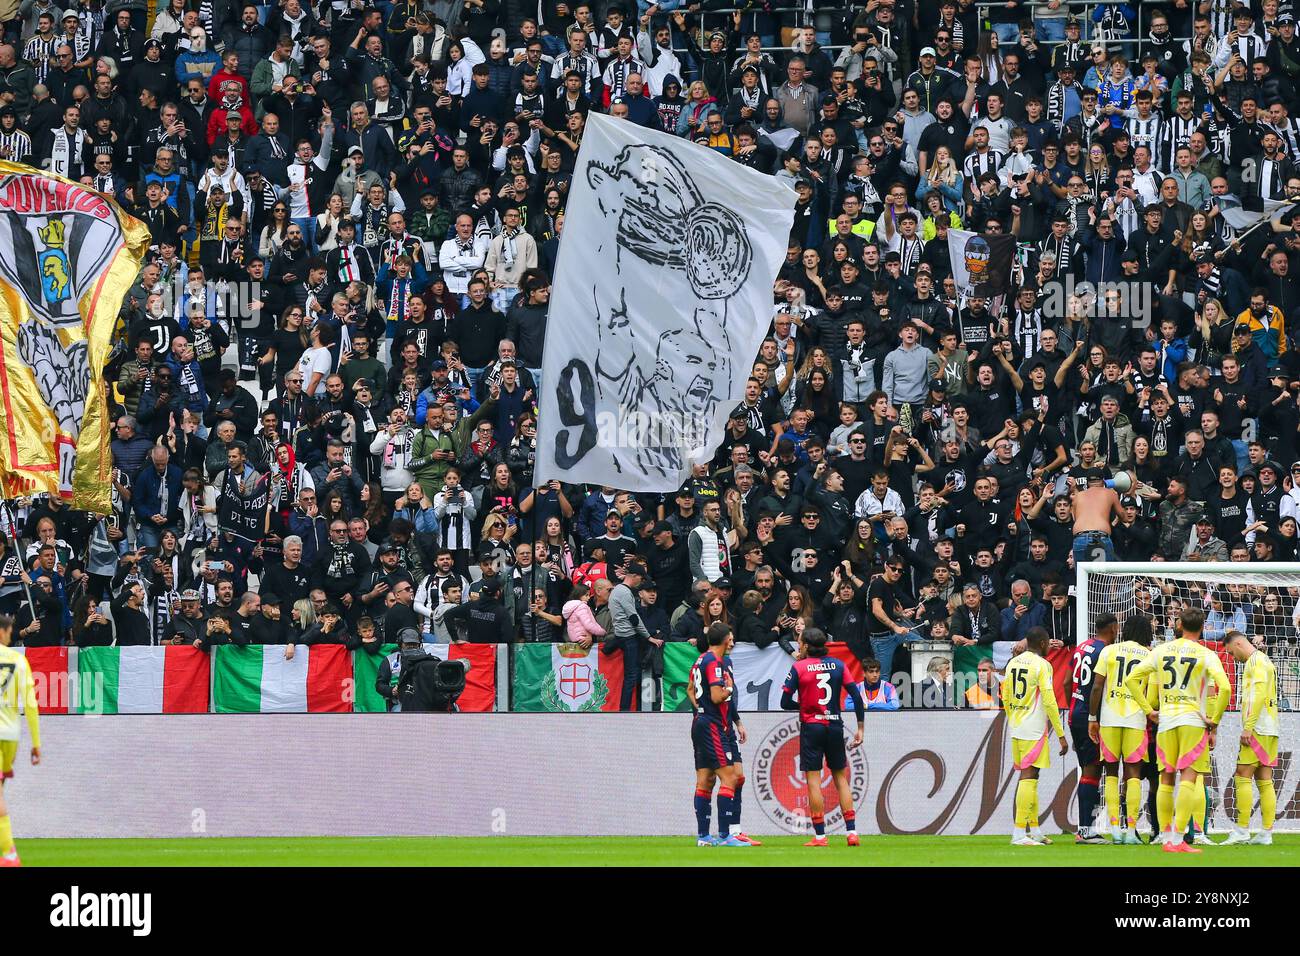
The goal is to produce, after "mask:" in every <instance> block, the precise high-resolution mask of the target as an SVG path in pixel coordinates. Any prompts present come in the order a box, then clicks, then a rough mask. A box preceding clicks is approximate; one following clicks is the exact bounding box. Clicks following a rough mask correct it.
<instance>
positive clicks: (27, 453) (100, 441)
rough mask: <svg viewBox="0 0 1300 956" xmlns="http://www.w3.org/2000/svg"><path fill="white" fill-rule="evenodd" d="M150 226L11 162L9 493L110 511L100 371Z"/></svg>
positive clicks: (1, 223) (0, 360)
mask: <svg viewBox="0 0 1300 956" xmlns="http://www.w3.org/2000/svg"><path fill="white" fill-rule="evenodd" d="M148 246H149V230H148V228H147V227H146V226H145V224H144V223H142V222H140V221H139V220H137V219H134V218H132V217H131V216H128V215H127V214H126V213H125V212H123V211H122V210H121V209H120V208H119V207H118V205H117V203H115V202H113V201H112V200H111V199H108V198H107V197H105V196H103V195H102V194H100V193H97V192H95V191H94V190H92V189H89V188H87V187H86V186H82V185H80V184H79V183H74V182H72V181H71V180H67V179H63V178H62V177H60V176H51V175H48V174H46V173H41V172H38V171H37V170H35V169H32V168H31V167H28V166H21V165H18V164H16V163H6V162H0V398H2V399H3V403H2V404H0V415H2V416H3V424H0V491H2V492H3V494H4V496H5V497H7V498H8V497H16V496H18V495H27V494H32V493H34V492H48V493H49V494H53V495H59V496H60V497H63V498H65V499H67V500H69V501H71V502H72V503H73V505H74V506H75V507H78V508H84V509H87V510H91V511H97V512H99V513H101V514H106V513H107V512H108V510H109V494H110V488H111V484H110V482H109V473H110V469H111V466H112V457H111V454H110V452H109V440H108V400H107V395H106V392H105V386H104V382H103V379H102V377H101V374H100V370H101V369H103V367H104V363H105V361H106V360H107V358H108V350H109V339H110V338H111V336H112V333H113V326H114V324H115V323H116V321H117V315H118V311H119V310H120V309H121V306H122V298H123V296H125V295H126V292H127V290H128V289H129V288H130V287H131V283H132V282H134V281H135V278H136V274H137V273H138V272H139V269H140V262H141V259H142V258H143V257H144V253H145V250H146V249H147V248H148Z"/></svg>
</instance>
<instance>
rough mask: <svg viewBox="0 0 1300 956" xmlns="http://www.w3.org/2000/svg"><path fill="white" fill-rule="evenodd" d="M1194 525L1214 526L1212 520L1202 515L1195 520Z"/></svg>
mask: <svg viewBox="0 0 1300 956" xmlns="http://www.w3.org/2000/svg"><path fill="white" fill-rule="evenodd" d="M1196 523H1197V524H1208V525H1210V526H1213V525H1214V519H1213V518H1211V517H1210V516H1209V515H1204V514H1203V515H1201V516H1200V517H1199V518H1197V519H1196Z"/></svg>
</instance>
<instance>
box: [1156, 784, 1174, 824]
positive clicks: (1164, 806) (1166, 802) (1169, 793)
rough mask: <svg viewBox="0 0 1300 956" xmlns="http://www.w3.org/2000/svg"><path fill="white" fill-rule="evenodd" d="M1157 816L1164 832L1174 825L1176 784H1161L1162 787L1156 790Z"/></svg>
mask: <svg viewBox="0 0 1300 956" xmlns="http://www.w3.org/2000/svg"><path fill="white" fill-rule="evenodd" d="M1156 817H1157V822H1158V823H1159V824H1160V832H1161V833H1164V832H1166V831H1168V830H1169V829H1171V828H1172V827H1173V825H1174V785H1173V784H1172V783H1162V784H1160V789H1158V790H1157V791H1156Z"/></svg>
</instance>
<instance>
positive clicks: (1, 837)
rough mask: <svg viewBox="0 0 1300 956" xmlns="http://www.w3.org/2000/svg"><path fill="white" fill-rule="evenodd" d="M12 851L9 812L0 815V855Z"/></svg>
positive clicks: (11, 828) (11, 830) (12, 834)
mask: <svg viewBox="0 0 1300 956" xmlns="http://www.w3.org/2000/svg"><path fill="white" fill-rule="evenodd" d="M13 851H14V828H13V824H12V823H10V822H9V814H7V813H6V814H5V815H4V816H2V817H0V856H5V855H6V854H9V853H12V852H13Z"/></svg>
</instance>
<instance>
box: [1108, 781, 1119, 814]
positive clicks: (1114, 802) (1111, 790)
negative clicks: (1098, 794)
mask: <svg viewBox="0 0 1300 956" xmlns="http://www.w3.org/2000/svg"><path fill="white" fill-rule="evenodd" d="M1106 819H1107V820H1108V821H1110V825H1111V826H1112V827H1117V826H1119V776H1118V775H1117V774H1113V773H1108V774H1106Z"/></svg>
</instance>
